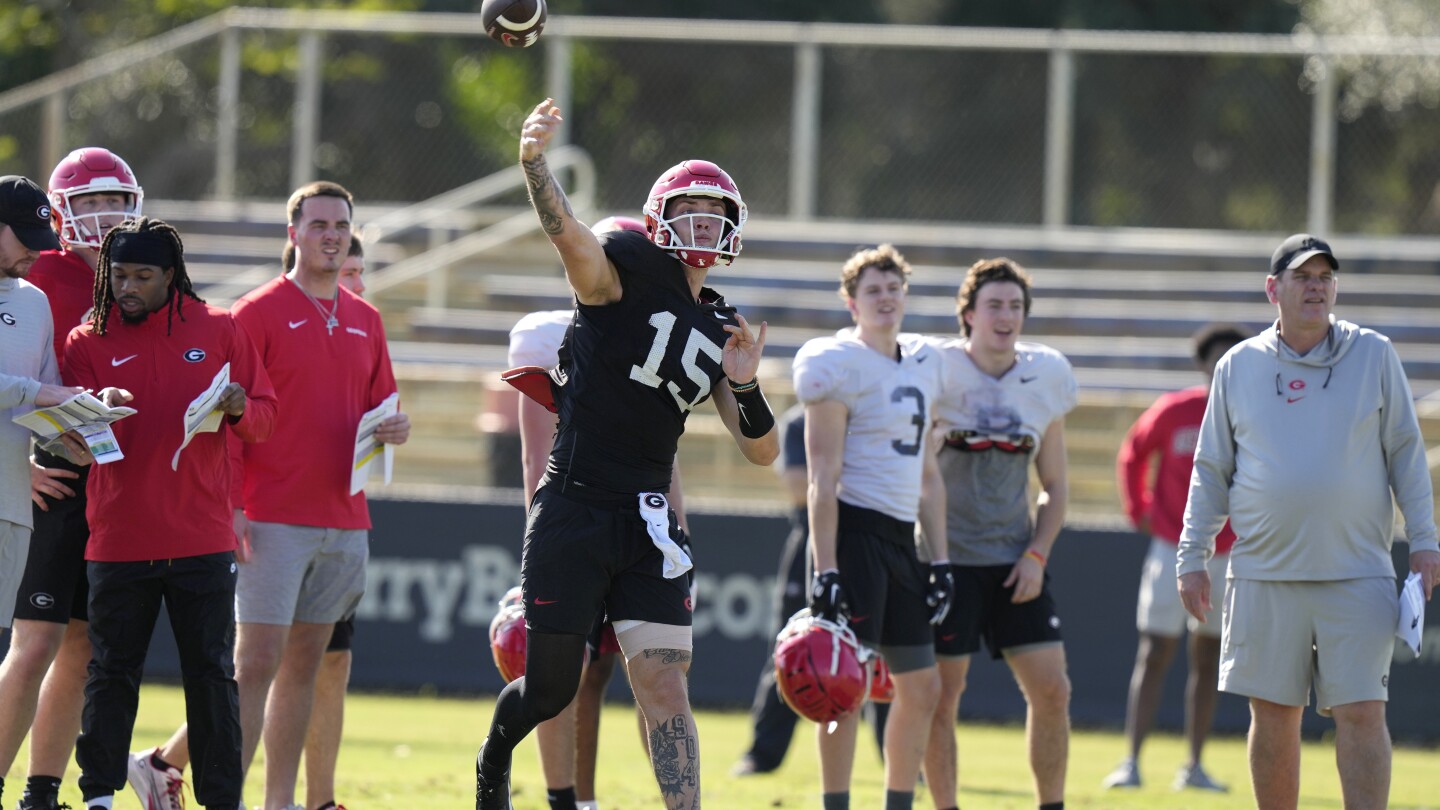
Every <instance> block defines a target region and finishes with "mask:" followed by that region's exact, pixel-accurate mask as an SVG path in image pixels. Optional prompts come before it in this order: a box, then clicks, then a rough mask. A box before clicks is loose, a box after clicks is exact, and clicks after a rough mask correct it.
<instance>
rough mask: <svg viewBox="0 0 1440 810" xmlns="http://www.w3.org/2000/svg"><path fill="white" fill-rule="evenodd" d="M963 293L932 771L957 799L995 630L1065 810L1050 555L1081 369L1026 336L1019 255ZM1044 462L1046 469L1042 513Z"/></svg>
mask: <svg viewBox="0 0 1440 810" xmlns="http://www.w3.org/2000/svg"><path fill="white" fill-rule="evenodd" d="M957 299H958V300H957V305H956V312H957V314H958V316H959V319H960V328H961V331H962V332H963V334H964V338H963V339H952V340H946V341H944V342H943V343H941V344H940V348H941V352H942V354H943V355H944V357H945V367H946V369H945V386H944V390H945V395H944V396H943V397H941V399H940V400H939V401H938V402H937V403H936V407H935V414H936V427H937V430H938V432H939V434H940V435H941V436H942V437H943V438H944V443H943V445H942V446H941V448H940V451H939V453H940V459H939V460H940V472H941V475H942V476H943V478H944V481H945V501H946V518H945V524H944V525H945V528H946V538H947V540H948V547H949V554H950V561H951V564H952V565H953V566H954V571H955V608H954V609H953V610H951V611H950V615H949V616H948V617H947V618H946V620H945V621H944V622H942V623H941V624H940V626H939V627H937V628H936V629H935V657H936V659H937V660H938V663H939V667H940V680H941V692H940V703H939V705H938V707H937V708H936V710H935V715H934V718H933V721H932V724H931V729H930V744H929V746H928V748H927V750H926V753H925V779H926V782H927V783H928V784H929V786H930V795H931V797H932V798H933V799H934V801H935V807H937V808H941V810H945V808H954V807H956V806H957V805H956V795H955V794H956V770H957V765H956V763H957V752H956V747H955V719H956V714H957V712H958V711H959V707H960V696H961V693H962V692H964V690H965V679H966V676H967V675H968V673H969V671H970V657H971V656H972V655H973V654H974V653H976V652H978V651H979V650H980V645H981V641H982V640H983V641H984V644H985V646H986V647H987V648H988V649H989V650H990V655H991V657H993V658H997V659H998V658H1002V657H1003V658H1004V659H1005V663H1007V664H1009V665H1010V670H1011V671H1012V672H1013V673H1014V674H1015V679H1016V681H1017V682H1019V684H1020V691H1021V693H1022V694H1023V695H1024V696H1025V702H1026V706H1027V713H1028V717H1027V720H1026V724H1025V729H1026V732H1025V733H1026V737H1027V743H1028V750H1029V752H1030V768H1031V771H1032V772H1033V773H1034V778H1035V793H1036V797H1037V800H1038V802H1039V805H1040V808H1041V810H1056V809H1057V808H1060V807H1063V806H1064V799H1065V768H1066V763H1067V760H1068V757H1069V754H1068V751H1069V740H1070V679H1069V676H1068V675H1066V671H1065V648H1064V647H1063V646H1062V645H1061V641H1060V619H1059V617H1058V616H1057V615H1056V611H1055V602H1054V600H1053V599H1052V598H1051V597H1050V589H1049V586H1048V577H1047V575H1046V573H1045V561H1046V560H1047V559H1048V558H1049V556H1050V549H1051V547H1052V546H1053V545H1054V544H1055V538H1056V536H1057V535H1059V533H1060V527H1061V525H1062V524H1063V523H1064V521H1065V506H1066V501H1067V499H1068V485H1067V478H1066V475H1067V474H1066V461H1065V418H1064V417H1065V414H1066V413H1068V412H1069V411H1070V409H1072V408H1074V407H1075V374H1074V372H1073V371H1072V370H1071V368H1070V363H1069V361H1067V360H1066V359H1065V357H1064V356H1063V355H1061V354H1060V353H1059V352H1057V351H1055V350H1054V349H1051V348H1049V347H1047V346H1042V345H1040V344H1038V343H1023V342H1021V341H1020V333H1021V331H1022V330H1023V329H1024V326H1025V317H1026V316H1027V315H1028V314H1029V313H1030V277H1029V275H1028V274H1027V273H1026V272H1025V270H1024V269H1023V268H1021V267H1020V266H1019V265H1018V264H1016V263H1014V262H1012V261H1010V260H1009V259H1003V258H1000V259H987V260H982V261H979V262H977V263H976V264H975V265H974V266H972V267H971V268H970V270H969V271H968V272H967V273H966V275H965V281H964V282H963V283H962V284H961V286H960V292H959V295H958V297H957ZM1031 464H1034V465H1035V470H1036V472H1037V473H1038V477H1039V480H1040V492H1039V494H1038V496H1037V497H1036V501H1035V502H1036V504H1037V505H1038V507H1039V510H1038V512H1037V513H1036V516H1035V519H1034V520H1033V521H1032V520H1031V517H1030V503H1031V501H1030V492H1029V490H1030V477H1029V476H1030V465H1031ZM921 545H922V548H923V547H924V545H925V544H921Z"/></svg>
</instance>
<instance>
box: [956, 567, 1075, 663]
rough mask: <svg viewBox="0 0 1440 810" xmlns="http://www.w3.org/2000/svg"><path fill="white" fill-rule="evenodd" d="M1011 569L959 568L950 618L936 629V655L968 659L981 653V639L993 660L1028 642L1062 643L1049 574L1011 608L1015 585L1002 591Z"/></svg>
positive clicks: (957, 569) (957, 568)
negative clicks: (1032, 595) (1036, 589)
mask: <svg viewBox="0 0 1440 810" xmlns="http://www.w3.org/2000/svg"><path fill="white" fill-rule="evenodd" d="M1014 567H1015V566H1014V565H957V566H954V567H953V568H952V569H951V571H952V573H953V574H954V575H955V601H954V603H953V604H951V606H950V615H948V616H946V617H945V621H944V622H943V623H941V625H940V626H939V627H937V628H936V629H935V654H936V655H938V656H940V657H942V658H943V657H946V656H949V657H952V658H953V657H956V656H962V655H970V654H971V653H974V652H977V651H978V650H979V649H980V639H982V638H983V639H985V646H986V647H988V648H989V649H990V657H991V658H1000V657H1001V656H1002V655H1003V653H1004V651H1005V650H1008V649H1011V648H1013V647H1023V646H1026V645H1029V644H1044V643H1046V642H1054V641H1059V640H1060V617H1059V616H1057V615H1056V614H1055V599H1054V597H1052V596H1051V595H1050V574H1049V572H1046V574H1045V584H1044V585H1043V586H1041V588H1040V595H1039V596H1037V597H1035V598H1034V599H1031V600H1030V601H1029V602H1021V603H1020V604H1018V605H1016V604H1012V603H1011V602H1010V598H1011V597H1012V596H1014V594H1015V586H1013V585H1012V586H1010V587H1008V588H1006V587H1004V586H1003V585H1002V584H1001V583H1003V582H1004V581H1005V579H1006V577H1008V576H1010V570H1011V569H1012V568H1014Z"/></svg>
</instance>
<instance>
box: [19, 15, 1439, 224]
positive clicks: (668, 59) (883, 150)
mask: <svg viewBox="0 0 1440 810" xmlns="http://www.w3.org/2000/svg"><path fill="white" fill-rule="evenodd" d="M1397 43H1398V44H1397ZM1342 52H1344V53H1351V52H1363V53H1381V54H1387V56H1386V58H1391V59H1418V60H1427V59H1428V60H1436V59H1440V43H1436V42H1435V41H1434V40H1424V39H1417V40H1401V41H1395V40H1384V41H1374V40H1367V41H1358V40H1345V39H1330V40H1326V39H1314V38H1312V39H1309V40H1302V39H1299V38H1295V37H1283V36H1281V37H1274V36H1210V35H1190V36H1184V35H1147V34H1120V33H1112V34H1101V33H1095V32H1088V33H1087V32H1047V31H1015V30H993V29H992V30H977V29H943V28H942V29H936V28H918V27H906V26H845V25H804V24H773V23H771V24H760V23H743V22H737V23H721V22H706V21H684V22H680V21H661V20H633V19H628V20H622V19H615V18H556V19H552V20H551V22H550V25H549V27H548V29H547V31H546V34H545V36H544V37H542V39H541V40H540V42H539V44H537V45H536V46H535V47H532V48H529V49H526V50H506V49H504V48H501V47H499V46H497V45H496V44H495V43H493V42H491V41H490V40H488V39H486V38H484V36H483V33H482V32H481V30H480V25H479V19H478V15H465V14H453V15H452V14H362V13H346V12H293V11H282V10H261V9H231V10H230V11H228V12H225V13H224V14H221V15H217V17H215V18H211V19H209V20H202V21H200V22H199V23H194V24H192V25H191V26H187V28H186V29H183V30H178V29H177V31H176V32H172V34H171V35H167V37H166V38H162V39H161V40H160V41H157V42H154V43H150V44H141V45H137V46H133V47H132V48H130V49H127V50H126V51H124V52H122V53H119V54H111V55H109V56H108V57H107V58H106V60H107V61H102V62H99V63H96V64H93V65H91V64H87V65H82V66H80V67H77V68H74V69H71V70H70V71H67V72H66V73H64V74H60V75H57V76H55V77H52V78H50V79H46V80H42V81H41V82H37V83H35V84H32V85H28V86H26V87H21V88H14V89H11V90H9V91H7V92H4V93H0V133H3V134H0V172H15V173H23V174H27V175H30V176H32V177H38V178H41V179H42V180H43V179H44V178H46V177H48V173H49V169H50V167H51V166H53V164H54V163H55V161H56V160H58V159H59V157H60V156H62V155H63V154H64V152H65V151H67V150H68V149H70V148H74V147H76V146H81V145H87V144H96V145H103V146H106V147H108V148H110V149H112V150H114V151H115V152H117V153H119V154H121V155H122V156H124V157H125V158H127V159H128V160H129V162H130V163H131V165H132V166H133V167H134V168H135V170H136V172H137V174H138V175H139V177H140V178H141V181H142V182H143V184H144V185H145V186H146V189H147V193H148V194H150V195H152V196H159V197H163V198H168V199H199V198H207V197H214V198H222V199H225V198H238V199H247V198H263V199H274V198H279V197H284V196H285V195H286V194H287V193H288V191H289V190H290V189H291V188H293V187H294V186H295V185H297V184H298V183H299V182H303V181H305V180H309V179H314V178H326V179H333V180H337V181H339V182H341V183H344V184H345V185H346V186H348V187H350V188H351V190H352V191H354V192H355V193H356V194H357V195H358V196H359V197H360V198H362V199H366V200H369V201H372V202H410V201H417V200H421V199H425V198H427V197H430V196H433V195H435V194H438V193H440V192H443V191H445V190H447V189H450V188H453V187H455V186H457V185H459V184H460V183H462V182H465V181H467V180H470V179H474V178H476V177H479V176H483V175H486V174H489V173H490V172H493V171H495V170H497V169H499V168H501V167H504V166H506V165H509V164H511V163H512V162H513V160H514V158H515V153H516V134H517V132H518V128H519V123H520V121H521V120H522V119H523V118H524V116H525V114H526V113H527V112H528V111H529V109H530V108H532V107H533V106H534V104H535V103H536V102H537V101H539V100H540V99H541V98H543V97H544V96H545V95H547V94H549V95H552V96H554V97H556V98H557V99H558V100H559V102H560V103H561V104H562V106H563V108H564V110H565V114H566V118H567V122H568V131H567V132H566V133H564V137H565V138H566V139H568V140H569V141H571V142H574V143H577V144H579V145H581V146H583V147H584V148H585V149H587V150H588V151H589V152H590V153H591V154H592V155H593V156H594V157H595V162H596V165H597V167H598V169H599V172H600V178H599V189H600V198H599V201H598V202H599V206H600V207H601V208H602V209H605V210H611V211H624V210H633V209H635V208H636V207H637V206H638V204H639V202H640V201H641V200H642V199H643V197H644V195H645V192H646V190H647V189H648V187H649V183H650V181H651V180H652V179H653V178H654V177H655V176H656V175H658V174H659V173H660V171H662V170H663V169H664V168H665V167H667V166H669V165H671V164H673V163H675V162H677V161H679V160H681V159H684V158H688V157H698V156H703V157H705V158H708V159H711V160H714V161H716V162H717V163H720V164H721V165H722V166H725V167H726V168H727V169H728V170H729V171H730V172H731V174H732V175H733V176H734V177H735V178H736V180H737V182H739V184H740V186H741V188H742V189H743V191H744V193H745V196H746V200H747V202H749V203H750V206H751V209H752V211H753V212H754V214H755V215H757V216H765V217H793V218H799V219H806V218H812V217H813V218H834V219H843V220H855V219H879V220H901V221H912V222H938V223H945V222H956V223H996V224H1018V225H1044V226H1071V225H1075V226H1102V227H1112V226H1133V227H1165V228H1206V229H1222V230H1233V231H1257V230H1258V231H1283V230H1294V229H1300V228H1302V227H1307V226H1308V227H1310V228H1312V229H1316V230H1322V231H1326V232H1332V231H1341V232H1348V233H1367V234H1376V235H1386V234H1427V233H1432V232H1434V231H1435V230H1436V228H1437V227H1440V152H1437V150H1435V149H1434V144H1435V143H1436V142H1437V141H1440V110H1437V109H1436V108H1435V107H1434V106H1433V105H1434V100H1435V98H1436V94H1434V93H1416V94H1415V96H1414V98H1413V99H1412V100H1411V101H1410V102H1409V103H1403V100H1402V103H1395V102H1394V100H1393V99H1392V100H1390V101H1389V103H1387V105H1386V106H1385V107H1381V106H1378V105H1376V106H1371V107H1365V108H1360V109H1358V110H1356V109H1354V108H1352V107H1348V106H1343V105H1342V107H1343V109H1342V111H1341V112H1340V113H1337V112H1336V110H1337V105H1336V102H1335V99H1336V97H1337V95H1339V94H1341V93H1343V92H1344V90H1345V86H1346V85H1345V82H1346V81H1347V80H1349V79H1347V76H1346V75H1343V72H1342V71H1340V70H1338V69H1332V68H1331V67H1330V66H1332V65H1333V64H1335V62H1334V60H1333V59H1332V58H1331V57H1332V55H1333V54H1335V53H1342ZM1427 103H1428V104H1430V105H1431V106H1426V105H1427ZM1342 119H1343V120H1342Z"/></svg>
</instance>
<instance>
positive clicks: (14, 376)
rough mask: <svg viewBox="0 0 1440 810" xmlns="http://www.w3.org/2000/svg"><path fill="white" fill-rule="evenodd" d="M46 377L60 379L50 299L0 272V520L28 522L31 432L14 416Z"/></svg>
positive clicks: (27, 404) (49, 380) (30, 402)
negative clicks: (18, 422) (14, 418)
mask: <svg viewBox="0 0 1440 810" xmlns="http://www.w3.org/2000/svg"><path fill="white" fill-rule="evenodd" d="M42 382H43V383H51V384H53V385H59V384H60V370H59V369H58V368H57V367H56V365H55V343H54V326H53V325H52V323H51V320H50V303H49V301H47V300H46V298H45V293H43V292H41V291H40V288H39V287H36V286H35V285H34V284H31V283H30V282H28V281H23V280H21V279H14V278H3V277H0V520H6V521H9V522H11V523H18V524H20V525H21V526H25V527H27V528H30V527H32V521H31V517H30V435H31V434H30V431H29V430H27V429H25V428H23V427H20V426H19V425H17V424H15V423H14V422H12V421H10V420H11V419H12V418H13V417H15V416H16V415H18V414H21V413H26V412H28V411H30V410H31V406H32V405H33V403H34V402H35V395H36V394H38V393H40V384H41V383H42Z"/></svg>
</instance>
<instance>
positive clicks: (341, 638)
mask: <svg viewBox="0 0 1440 810" xmlns="http://www.w3.org/2000/svg"><path fill="white" fill-rule="evenodd" d="M354 640H355V614H354V613H351V614H350V615H349V616H346V617H345V618H343V619H341V620H340V621H338V622H335V629H334V631H332V632H331V633H330V643H329V644H328V645H327V646H326V647H325V652H348V651H349V650H350V644H351V642H353V641H354Z"/></svg>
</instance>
